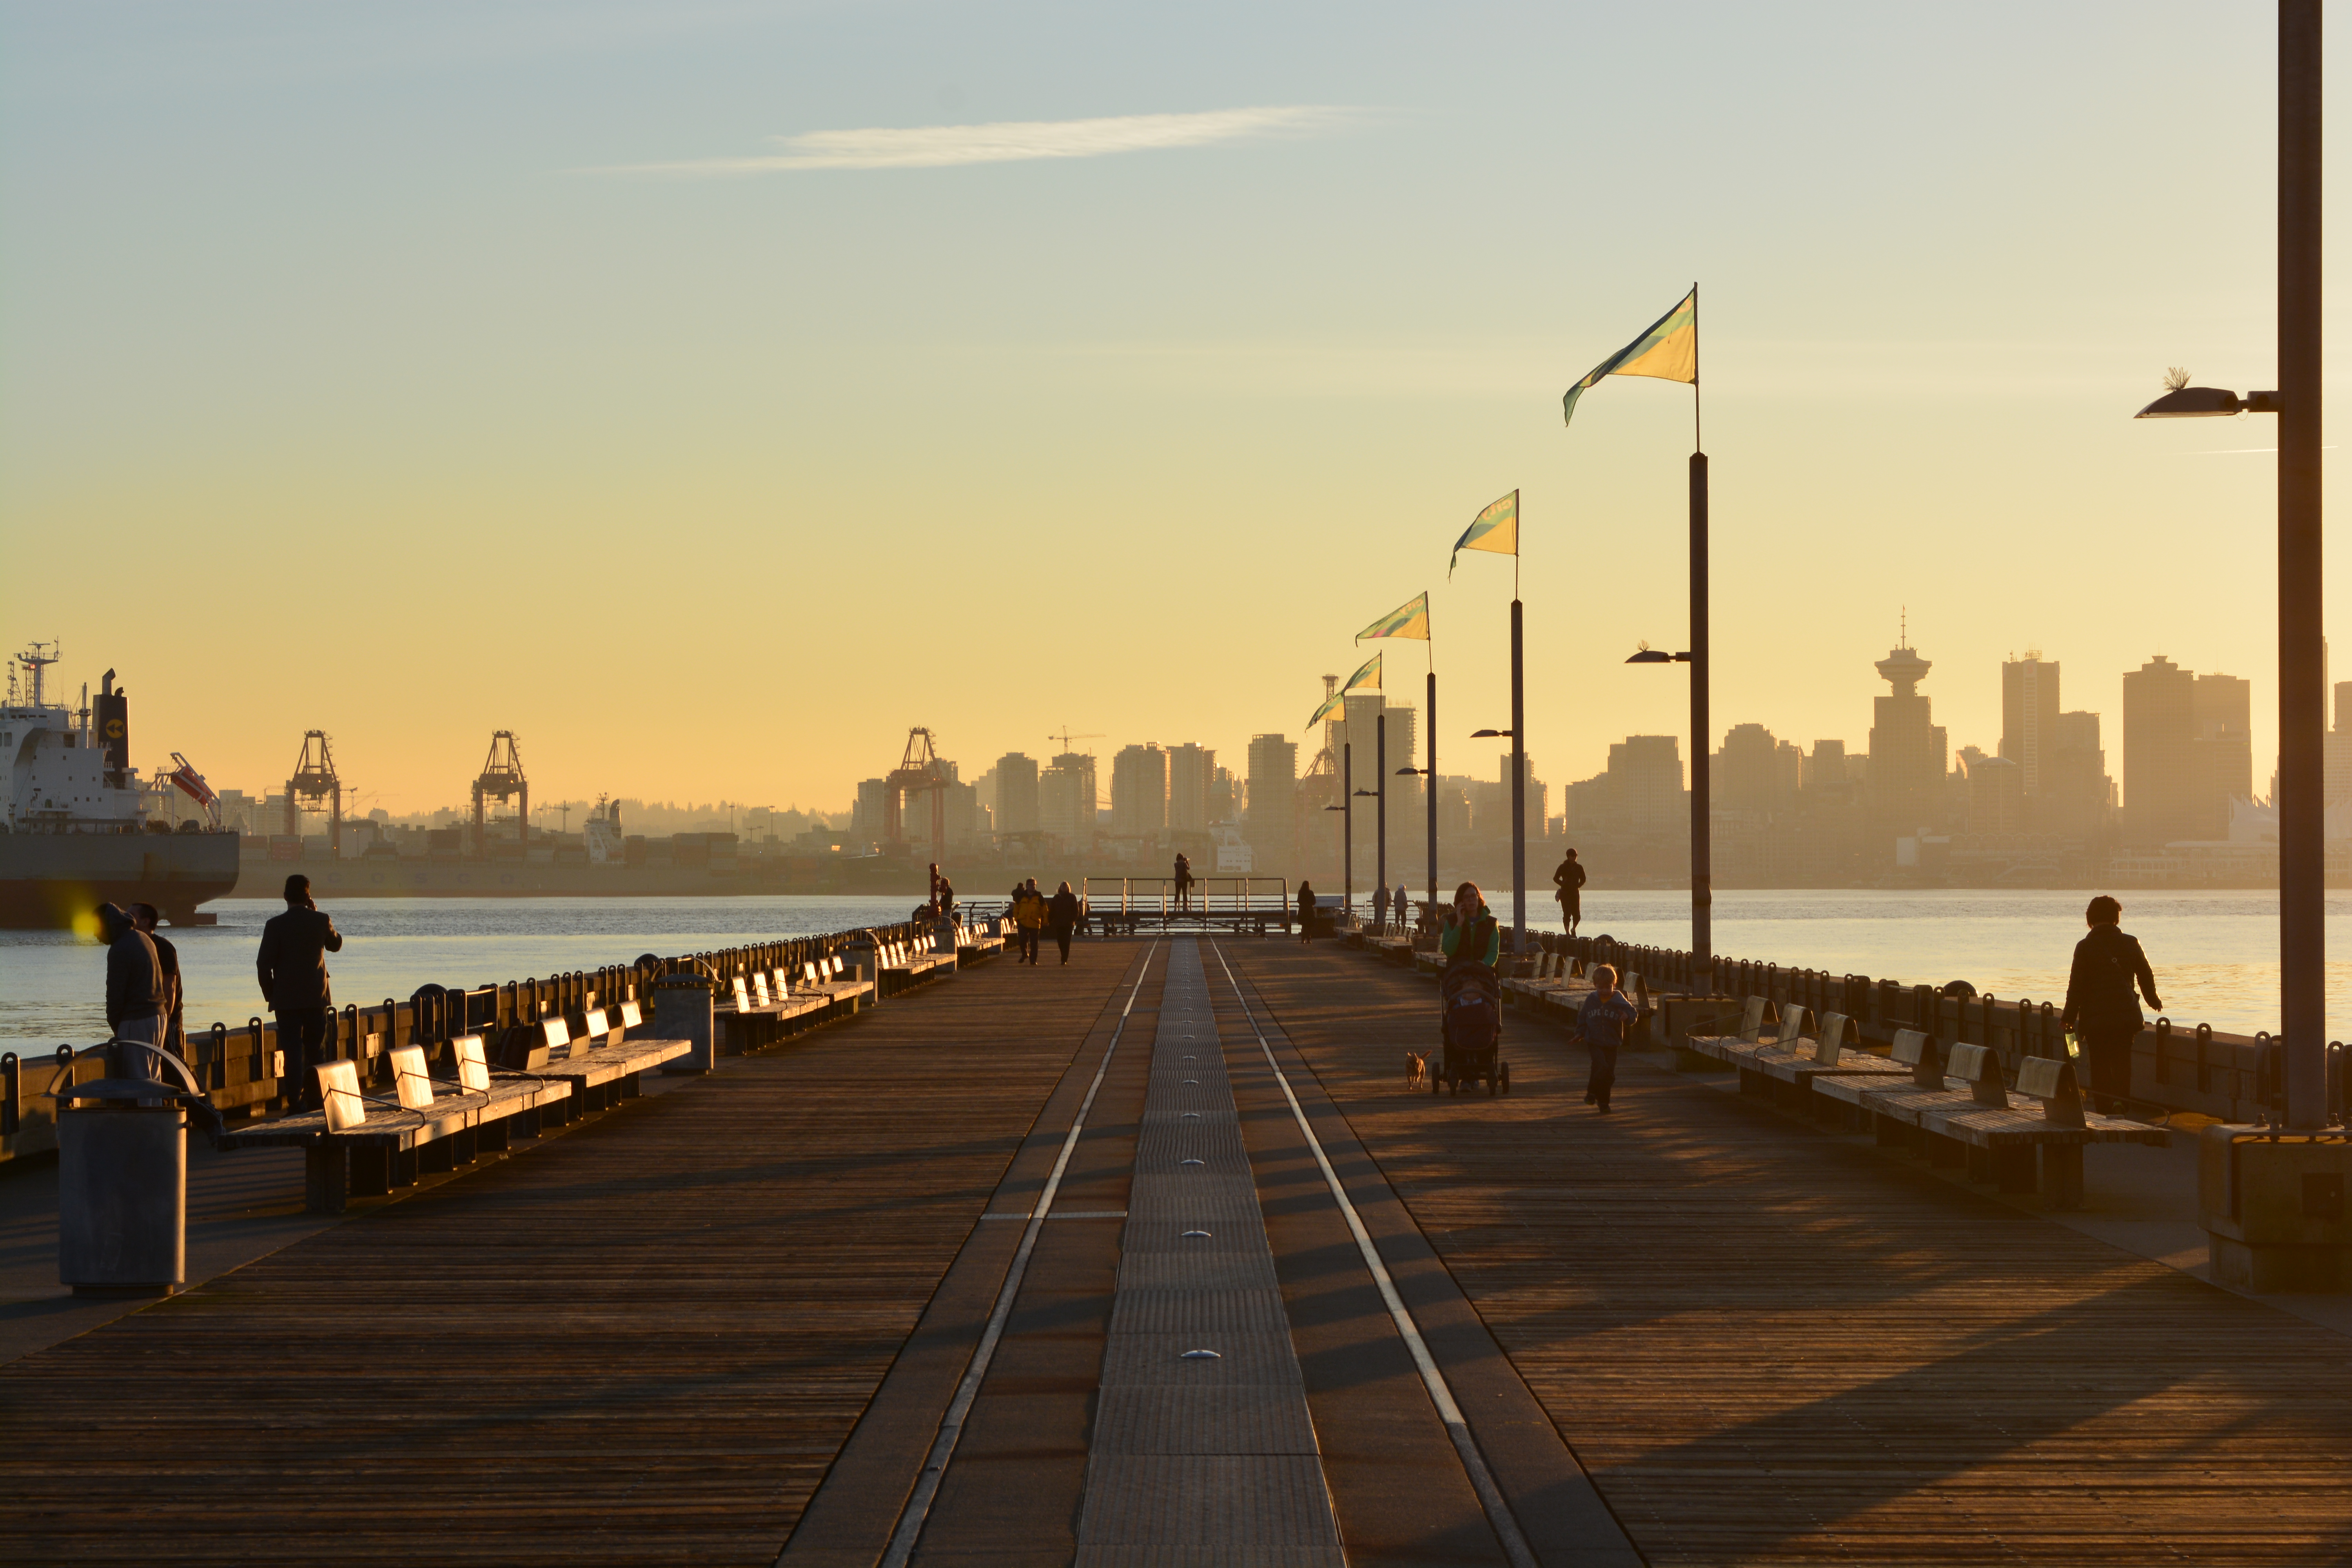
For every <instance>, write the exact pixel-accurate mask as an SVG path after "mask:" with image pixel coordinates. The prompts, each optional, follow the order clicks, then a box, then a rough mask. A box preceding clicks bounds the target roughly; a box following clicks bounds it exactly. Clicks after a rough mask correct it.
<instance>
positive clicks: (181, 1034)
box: [131, 904, 188, 1061]
mask: <svg viewBox="0 0 2352 1568" xmlns="http://www.w3.org/2000/svg"><path fill="white" fill-rule="evenodd" d="M162 920H163V915H162V914H161V913H160V912H159V911H158V910H156V908H155V906H154V905H152V904H133V905H131V923H132V924H133V925H135V926H137V927H138V928H139V929H140V931H142V933H143V934H144V935H145V936H146V938H147V940H148V941H149V942H153V943H154V944H155V959H156V962H157V963H160V964H162V965H163V1040H162V1042H161V1043H162V1045H163V1048H164V1049H165V1050H167V1051H169V1052H171V1053H172V1054H173V1056H175V1057H178V1058H180V1059H181V1060H182V1061H185V1060H186V1059H187V1057H188V1030H187V1007H186V1003H187V994H186V988H185V987H184V985H183V984H181V981H180V950H179V949H178V948H175V947H173V945H172V944H171V942H168V941H166V940H165V939H164V937H163V933H162V932H160V931H157V930H156V929H155V927H156V925H157V923H158V922H160V921H162Z"/></svg>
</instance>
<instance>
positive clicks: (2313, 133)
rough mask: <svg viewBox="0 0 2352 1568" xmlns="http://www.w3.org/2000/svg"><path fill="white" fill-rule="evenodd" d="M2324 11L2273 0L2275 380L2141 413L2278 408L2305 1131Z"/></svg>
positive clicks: (2291, 1024) (2288, 952) (2287, 872)
mask: <svg viewBox="0 0 2352 1568" xmlns="http://www.w3.org/2000/svg"><path fill="white" fill-rule="evenodd" d="M2319 9H2320V7H2319V0H2279V39H2278V51H2279V58H2278V73H2279V74H2278V117H2279V118H2278V182H2279V183H2278V390H2277V391H2275V392H2253V393H2249V394H2247V395H2245V396H2244V397H2240V396H2239V395H2237V394H2236V393H2234V392H2225V391H2222V390H2221V389H2219V388H2216V387H2210V386H2188V385H2175V386H2174V387H2173V388H2172V390H2171V391H2170V392H2168V394H2166V395H2164V396H2162V397H2159V398H2158V399H2157V400H2156V401H2155V402H2154V403H2151V404H2149V405H2147V407H2146V408H2143V409H2141V410H2140V411H2139V413H2138V414H2137V416H2135V417H2137V418H2140V419H2178V418H2194V417H2199V416H2221V415H2231V414H2275V415H2277V416H2278V420H2279V424H2278V688H2279V764H2278V772H2279V776H2278V818H2279V1004H2280V1008H2279V1011H2280V1033H2281V1037H2283V1039H2284V1042H2285V1047H2286V1086H2285V1087H2286V1119H2287V1125H2288V1126H2289V1127H2290V1128H2292V1129H2295V1130H2299V1131H2309V1130H2312V1129H2315V1128H2320V1127H2325V1126H2326V1124H2327V1114H2328V1106H2327V1046H2326V1039H2327V972H2326V961H2327V949H2326V939H2327V891H2326V886H2327V884H2326V870H2327V865H2326V862H2327V843H2326V839H2327V821H2326V816H2327V801H2326V788H2327V779H2326V739H2325V735H2326V728H2327V712H2326V706H2327V698H2326V663H2327V656H2326V645H2325V642H2324V641H2323V633H2322V628H2321V622H2320V617H2321V612H2322V607H2323V596H2322V594H2321V591H2320V565H2321V557H2322V550H2321V511H2320V475H2319V463H2320V458H2319V454H2320V441H2319V411H2320V402H2319V399H2320V380H2319V372H2320V363H2319V355H2320V320H2319V310H2320V269H2319V254H2320V253H2319V241H2320V187H2319V168H2320V164H2319V156H2320V146H2319V132H2320V58H2319V45H2320V26H2319ZM2181 379H2182V380H2183V381H2185V380H2186V379H2187V378H2186V377H2185V376H2184V377H2182V378H2181Z"/></svg>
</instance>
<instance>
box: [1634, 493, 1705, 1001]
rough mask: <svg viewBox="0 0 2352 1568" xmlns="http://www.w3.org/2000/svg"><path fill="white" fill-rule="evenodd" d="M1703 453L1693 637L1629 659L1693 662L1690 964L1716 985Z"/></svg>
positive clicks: (1694, 525)
mask: <svg viewBox="0 0 2352 1568" xmlns="http://www.w3.org/2000/svg"><path fill="white" fill-rule="evenodd" d="M1691 616H1692V619H1691V641H1692V642H1694V643H1696V645H1697V646H1696V647H1693V648H1690V649H1688V650H1686V651H1685V652H1682V653H1668V652H1666V651H1665V650H1664V648H1655V647H1651V646H1650V645H1649V644H1647V643H1643V645H1642V646H1641V647H1640V648H1638V649H1636V650H1635V652H1634V653H1633V657H1632V658H1628V659H1627V660H1626V661H1625V662H1626V663H1627V664H1687V665H1689V666H1690V667H1691V735H1692V740H1691V753H1692V755H1691V800H1690V836H1691V963H1692V965H1693V966H1694V978H1695V979H1696V981H1697V983H1698V984H1700V985H1702V986H1704V987H1705V988H1706V990H1707V991H1709V992H1712V991H1713V990H1714V989H1715V856H1714V845H1713V843H1712V841H1711V839H1712V830H1713V826H1714V824H1713V822H1712V820H1711V818H1712V816H1713V810H1712V807H1711V806H1710V805H1709V794H1710V792H1709V788H1708V785H1709V782H1710V781H1709V780H1708V777H1707V757H1706V740H1707V734H1706V725H1707V723H1708V719H1707V716H1706V453H1704V452H1694V453H1692V454H1691Z"/></svg>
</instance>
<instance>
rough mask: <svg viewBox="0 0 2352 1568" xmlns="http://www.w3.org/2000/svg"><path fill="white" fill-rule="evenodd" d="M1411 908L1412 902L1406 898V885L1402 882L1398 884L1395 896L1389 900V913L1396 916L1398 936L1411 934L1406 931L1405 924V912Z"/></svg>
mask: <svg viewBox="0 0 2352 1568" xmlns="http://www.w3.org/2000/svg"><path fill="white" fill-rule="evenodd" d="M1410 907H1411V905H1410V902H1409V901H1408V900H1406V898H1405V896H1404V884H1403V883H1402V882H1399V883H1398V884H1397V889H1396V894H1395V896H1394V897H1392V898H1391V899H1390V900H1389V912H1390V913H1391V914H1392V915H1394V916H1396V923H1397V934H1398V935H1399V936H1404V935H1407V934H1409V933H1408V932H1407V931H1406V930H1405V923H1404V922H1405V911H1406V910H1407V909H1409V908H1410Z"/></svg>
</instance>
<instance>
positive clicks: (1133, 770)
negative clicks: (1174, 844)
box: [1110, 742, 1168, 835]
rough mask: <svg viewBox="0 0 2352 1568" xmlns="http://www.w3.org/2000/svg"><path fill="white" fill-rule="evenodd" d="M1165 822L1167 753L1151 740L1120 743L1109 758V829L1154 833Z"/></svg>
mask: <svg viewBox="0 0 2352 1568" xmlns="http://www.w3.org/2000/svg"><path fill="white" fill-rule="evenodd" d="M1167 826H1168V753H1167V752H1163V751H1161V750H1160V747H1159V744H1158V743H1157V742H1145V743H1144V744H1142V745H1139V746H1121V747H1120V748H1119V749H1118V755H1116V756H1114V757H1112V758H1111V760H1110V830H1111V831H1112V832H1113V833H1117V834H1121V835H1133V834H1157V833H1159V832H1160V831H1161V830H1162V829H1164V828H1165V827H1167Z"/></svg>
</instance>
